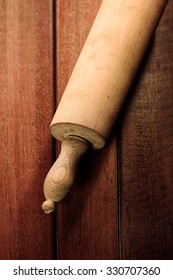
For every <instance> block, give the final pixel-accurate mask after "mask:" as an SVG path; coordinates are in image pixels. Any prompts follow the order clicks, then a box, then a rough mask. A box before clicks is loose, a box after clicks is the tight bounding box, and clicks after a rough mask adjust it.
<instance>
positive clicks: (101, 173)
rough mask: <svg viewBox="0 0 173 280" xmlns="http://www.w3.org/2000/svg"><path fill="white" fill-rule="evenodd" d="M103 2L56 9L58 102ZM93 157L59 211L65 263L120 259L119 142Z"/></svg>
mask: <svg viewBox="0 0 173 280" xmlns="http://www.w3.org/2000/svg"><path fill="white" fill-rule="evenodd" d="M100 3H101V0H96V1H92V0H85V1H75V0H70V1H69V0H65V1H64V0H60V1H58V5H57V21H58V22H57V70H58V77H57V85H58V90H57V100H58V101H59V100H60V98H61V96H62V94H63V91H64V88H65V86H66V84H67V81H68V78H69V76H70V74H71V71H72V69H73V67H74V64H75V62H76V60H77V58H78V55H79V53H80V50H81V48H82V46H83V44H84V42H85V39H86V37H87V34H88V32H89V30H90V27H91V25H92V22H93V20H94V17H95V15H96V13H97V10H98V8H99V6H100ZM115 142H116V141H115V139H113V137H112V139H111V140H110V142H109V144H108V145H107V147H106V148H105V149H103V150H100V151H97V152H91V153H89V154H88V155H87V156H86V157H85V158H84V160H83V162H82V165H81V168H80V172H79V179H78V180H77V182H76V184H75V186H74V189H73V191H72V192H71V194H69V196H68V197H67V198H66V199H65V200H64V201H63V202H61V203H59V206H58V212H57V220H58V257H59V258H60V259H116V258H117V242H116V241H117V196H116V193H117V189H116V181H117V176H116V143H115Z"/></svg>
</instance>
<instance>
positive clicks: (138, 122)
mask: <svg viewBox="0 0 173 280" xmlns="http://www.w3.org/2000/svg"><path fill="white" fill-rule="evenodd" d="M172 4H173V2H172V1H169V4H168V6H167V8H166V10H165V13H164V15H163V18H162V20H161V22H160V24H159V26H158V29H157V31H156V34H155V37H154V38H153V41H152V43H151V46H150V49H149V51H148V53H147V55H146V57H145V59H144V61H143V66H142V68H141V71H140V73H139V74H138V76H137V78H136V80H135V83H134V86H133V88H132V90H131V93H130V95H131V96H130V98H129V100H128V101H127V104H126V106H125V107H124V110H123V112H122V116H121V129H120V135H119V163H118V164H119V177H120V186H119V189H120V203H121V204H120V240H119V242H120V246H121V258H122V259H173V29H172V27H173V17H172V15H173V5H172Z"/></svg>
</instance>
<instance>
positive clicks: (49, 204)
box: [42, 199, 55, 214]
mask: <svg viewBox="0 0 173 280" xmlns="http://www.w3.org/2000/svg"><path fill="white" fill-rule="evenodd" d="M42 209H43V211H44V212H45V213H46V214H50V213H51V212H53V211H55V202H54V201H53V200H51V199H48V200H45V201H44V202H43V204H42Z"/></svg>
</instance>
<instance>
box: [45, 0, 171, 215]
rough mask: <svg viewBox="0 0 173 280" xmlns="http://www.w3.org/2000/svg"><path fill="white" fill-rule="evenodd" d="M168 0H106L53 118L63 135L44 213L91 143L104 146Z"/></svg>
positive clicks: (57, 131)
mask: <svg viewBox="0 0 173 280" xmlns="http://www.w3.org/2000/svg"><path fill="white" fill-rule="evenodd" d="M166 3H167V0H155V1H153V0H147V1H146V0H138V1H136V0H103V2H102V5H101V7H100V9H99V11H98V14H97V16H96V19H95V21H94V23H93V26H92V28H91V30H90V32H89V35H88V37H87V40H86V42H85V44H84V47H83V49H82V51H81V54H80V56H79V58H78V61H77V63H76V65H75V67H74V70H73V72H72V75H71V77H70V79H69V82H68V84H67V87H66V89H65V92H64V94H63V96H62V99H61V101H60V103H59V106H58V108H57V111H56V113H55V115H54V118H53V120H52V123H51V126H50V131H51V133H52V135H53V136H54V137H55V138H56V139H58V140H60V141H62V149H61V153H60V155H59V158H58V159H57V161H56V162H55V163H54V165H53V166H52V168H51V169H50V171H49V173H48V175H47V177H46V179H45V182H44V194H45V197H46V201H45V202H44V203H43V205H42V209H43V210H44V212H45V213H50V212H52V211H54V209H55V202H58V201H60V200H61V199H63V198H64V196H65V195H66V194H67V193H68V192H69V190H70V189H71V187H72V185H73V181H74V177H75V174H76V170H77V166H78V164H79V162H80V159H81V157H82V155H83V154H84V153H85V152H86V151H87V150H88V149H89V147H91V148H93V149H100V148H102V147H104V145H105V143H106V140H107V138H108V137H109V134H110V132H111V129H112V127H113V125H114V123H115V121H116V119H117V116H118V114H119V111H120V109H121V107H122V104H123V102H124V99H125V97H126V95H127V93H128V90H129V88H130V86H131V84H132V82H133V79H134V76H135V74H136V72H137V69H138V67H139V65H140V62H141V60H142V57H143V55H144V52H145V50H146V48H147V46H148V43H149V41H150V38H151V36H152V34H153V32H154V30H155V28H156V27H157V24H158V22H159V19H160V17H161V15H162V12H163V10H164V8H165V6H166Z"/></svg>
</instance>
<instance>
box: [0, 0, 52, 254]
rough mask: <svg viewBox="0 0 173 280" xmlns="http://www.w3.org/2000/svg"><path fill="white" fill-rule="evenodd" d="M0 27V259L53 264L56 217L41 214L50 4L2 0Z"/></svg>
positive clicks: (48, 147) (47, 155)
mask: <svg viewBox="0 0 173 280" xmlns="http://www.w3.org/2000/svg"><path fill="white" fill-rule="evenodd" d="M0 22H1V24H0V38H1V41H0V53H1V58H0V72H1V75H0V88H1V93H0V105H1V107H0V111H1V118H0V154H1V157H0V168H1V176H0V188H1V208H0V259H52V258H55V248H56V246H55V243H54V241H55V238H54V235H55V234H54V232H55V230H54V221H53V220H54V216H52V217H48V216H46V215H45V214H44V213H43V211H42V209H41V203H42V201H43V199H44V198H43V192H42V185H43V181H44V178H45V175H46V173H47V171H48V169H49V168H50V166H51V164H52V161H53V143H52V138H51V136H50V134H49V131H48V129H47V128H48V126H49V123H50V121H51V118H52V115H53V102H54V101H53V62H52V59H53V56H52V55H53V50H52V46H53V42H52V38H53V36H52V1H51V0H47V1H44V0H37V1H35V0H29V1H27V0H16V1H13V0H9V1H1V3H0Z"/></svg>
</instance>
